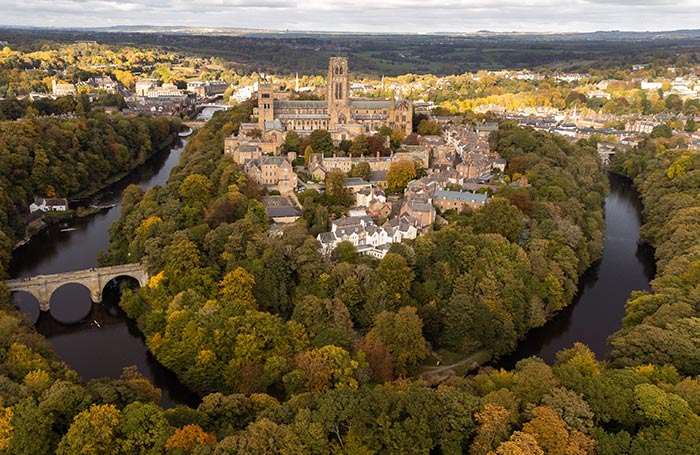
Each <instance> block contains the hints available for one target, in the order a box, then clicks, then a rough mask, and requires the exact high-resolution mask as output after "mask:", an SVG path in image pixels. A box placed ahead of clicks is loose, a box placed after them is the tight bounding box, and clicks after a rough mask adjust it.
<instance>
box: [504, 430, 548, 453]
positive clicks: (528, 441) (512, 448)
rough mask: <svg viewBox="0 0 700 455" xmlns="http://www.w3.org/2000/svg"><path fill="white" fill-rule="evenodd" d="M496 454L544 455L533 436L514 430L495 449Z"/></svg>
mask: <svg viewBox="0 0 700 455" xmlns="http://www.w3.org/2000/svg"><path fill="white" fill-rule="evenodd" d="M496 455H544V452H543V451H542V449H541V448H540V446H539V444H537V439H535V437H534V436H532V435H530V434H527V433H523V432H522V431H516V432H515V433H513V434H512V435H511V436H510V439H509V440H507V441H506V442H504V443H502V444H501V445H500V446H498V448H497V449H496Z"/></svg>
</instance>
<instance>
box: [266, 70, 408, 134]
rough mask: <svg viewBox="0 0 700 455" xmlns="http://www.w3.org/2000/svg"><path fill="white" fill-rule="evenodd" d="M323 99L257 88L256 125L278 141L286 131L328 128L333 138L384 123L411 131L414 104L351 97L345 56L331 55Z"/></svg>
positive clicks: (371, 130)
mask: <svg viewBox="0 0 700 455" xmlns="http://www.w3.org/2000/svg"><path fill="white" fill-rule="evenodd" d="M326 84H327V86H326V99H325V100H321V101H301V100H290V99H289V98H290V93H289V92H280V91H275V90H274V88H273V86H272V85H269V84H265V85H260V86H259V89H258V128H259V129H260V131H262V132H263V135H264V136H265V137H266V138H269V139H273V140H278V138H279V137H280V136H282V135H284V134H286V133H285V132H286V131H291V130H294V131H296V132H297V133H299V134H300V135H305V134H310V133H311V132H312V131H314V130H328V131H329V132H330V133H331V135H332V136H333V138H334V139H335V140H342V139H352V138H353V137H354V136H357V135H359V134H372V133H374V132H375V131H377V130H378V129H379V128H380V127H382V126H384V125H386V126H388V127H389V128H392V129H396V128H398V129H401V130H402V131H404V132H405V133H406V134H407V135H408V134H410V133H411V131H412V122H413V104H412V102H411V101H409V100H397V99H394V98H391V99H381V98H368V99H359V98H350V80H349V74H348V59H347V58H346V57H331V58H330V63H329V65H328V77H327V78H326Z"/></svg>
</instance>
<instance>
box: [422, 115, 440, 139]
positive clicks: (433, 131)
mask: <svg viewBox="0 0 700 455" xmlns="http://www.w3.org/2000/svg"><path fill="white" fill-rule="evenodd" d="M416 132H417V133H418V134H420V135H421V136H431V135H440V134H442V127H441V126H440V124H439V123H438V122H435V121H433V120H426V119H423V120H421V121H420V123H419V124H418V128H416Z"/></svg>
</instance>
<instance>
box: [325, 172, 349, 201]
mask: <svg viewBox="0 0 700 455" xmlns="http://www.w3.org/2000/svg"><path fill="white" fill-rule="evenodd" d="M347 181H348V176H347V175H346V174H345V172H343V171H340V170H338V169H334V170H332V171H330V172H328V173H327V174H326V195H327V196H328V197H329V198H330V200H331V203H333V204H343V203H345V202H346V199H347V198H346V195H345V183H346V182H347Z"/></svg>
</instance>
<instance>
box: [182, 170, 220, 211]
mask: <svg viewBox="0 0 700 455" xmlns="http://www.w3.org/2000/svg"><path fill="white" fill-rule="evenodd" d="M211 189H212V184H211V181H210V180H209V179H208V178H207V177H206V176H204V175H201V174H190V175H188V176H187V177H185V180H183V181H182V183H181V184H180V188H179V193H180V197H182V200H183V202H184V203H185V204H187V205H189V206H191V207H193V208H196V209H202V208H204V206H205V205H206V204H207V203H208V202H209V197H210V196H211Z"/></svg>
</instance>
